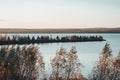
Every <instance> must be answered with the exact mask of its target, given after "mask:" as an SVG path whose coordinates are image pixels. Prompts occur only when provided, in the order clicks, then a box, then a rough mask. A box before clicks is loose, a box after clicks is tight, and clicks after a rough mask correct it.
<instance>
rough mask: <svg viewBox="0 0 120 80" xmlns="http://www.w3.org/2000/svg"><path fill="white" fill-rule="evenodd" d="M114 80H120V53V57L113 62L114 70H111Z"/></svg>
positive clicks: (119, 55)
mask: <svg viewBox="0 0 120 80" xmlns="http://www.w3.org/2000/svg"><path fill="white" fill-rule="evenodd" d="M111 74H112V76H111V77H112V79H113V80H119V79H120V52H119V53H118V56H117V57H115V58H114V60H113V68H112V69H111Z"/></svg>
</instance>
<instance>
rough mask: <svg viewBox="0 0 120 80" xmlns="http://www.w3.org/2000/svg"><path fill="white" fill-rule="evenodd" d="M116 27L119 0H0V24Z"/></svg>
mask: <svg viewBox="0 0 120 80" xmlns="http://www.w3.org/2000/svg"><path fill="white" fill-rule="evenodd" d="M83 27H89V28H90V27H120V0H0V28H83Z"/></svg>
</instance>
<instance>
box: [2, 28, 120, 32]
mask: <svg viewBox="0 0 120 80" xmlns="http://www.w3.org/2000/svg"><path fill="white" fill-rule="evenodd" d="M0 33H120V28H79V29H51V28H50V29H0Z"/></svg>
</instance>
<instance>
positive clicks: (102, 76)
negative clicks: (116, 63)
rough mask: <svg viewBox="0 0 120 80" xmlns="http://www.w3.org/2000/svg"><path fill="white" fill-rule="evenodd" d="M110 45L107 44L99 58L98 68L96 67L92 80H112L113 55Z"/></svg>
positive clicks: (91, 76)
mask: <svg viewBox="0 0 120 80" xmlns="http://www.w3.org/2000/svg"><path fill="white" fill-rule="evenodd" d="M111 52H112V51H111V49H110V47H109V44H108V43H106V45H105V46H104V48H103V50H102V53H101V54H100V56H99V60H98V62H97V65H96V67H94V69H93V71H92V73H91V75H90V77H89V79H90V80H111V78H110V73H111V68H112V54H111Z"/></svg>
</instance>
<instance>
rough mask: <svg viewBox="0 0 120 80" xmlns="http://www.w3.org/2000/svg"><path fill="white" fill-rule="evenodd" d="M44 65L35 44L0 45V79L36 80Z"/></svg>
mask: <svg viewBox="0 0 120 80" xmlns="http://www.w3.org/2000/svg"><path fill="white" fill-rule="evenodd" d="M44 65H45V63H44V61H43V57H42V56H41V55H40V54H39V51H38V48H37V47H35V46H33V45H31V46H30V45H29V46H23V47H21V46H12V47H9V46H7V47H0V80H36V79H37V78H38V76H39V72H41V74H42V71H44V69H45V68H44Z"/></svg>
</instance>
